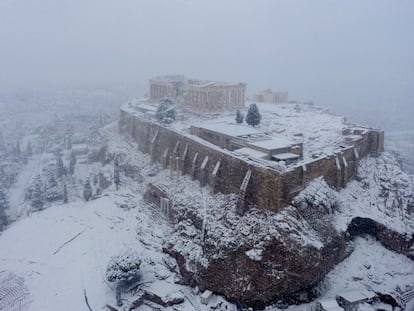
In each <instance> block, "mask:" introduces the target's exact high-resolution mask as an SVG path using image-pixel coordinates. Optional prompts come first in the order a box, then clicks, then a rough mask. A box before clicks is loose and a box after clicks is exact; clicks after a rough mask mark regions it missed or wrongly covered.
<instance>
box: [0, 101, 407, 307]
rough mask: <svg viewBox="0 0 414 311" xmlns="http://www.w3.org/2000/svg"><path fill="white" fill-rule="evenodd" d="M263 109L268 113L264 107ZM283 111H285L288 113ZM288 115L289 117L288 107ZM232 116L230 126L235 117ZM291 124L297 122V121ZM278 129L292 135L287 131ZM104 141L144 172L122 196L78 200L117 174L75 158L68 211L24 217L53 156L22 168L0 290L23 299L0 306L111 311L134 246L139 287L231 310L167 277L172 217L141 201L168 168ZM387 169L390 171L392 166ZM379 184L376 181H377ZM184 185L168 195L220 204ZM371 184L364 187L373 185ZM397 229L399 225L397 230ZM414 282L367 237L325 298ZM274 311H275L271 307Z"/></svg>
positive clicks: (107, 134) (334, 276)
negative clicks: (27, 192)
mask: <svg viewBox="0 0 414 311" xmlns="http://www.w3.org/2000/svg"><path fill="white" fill-rule="evenodd" d="M261 109H262V110H263V111H265V110H266V106H263V107H261ZM272 109H273V108H272ZM280 109H282V111H283V109H284V108H280ZM310 109H314V108H310ZM290 113H293V112H292V111H290V110H289V114H290ZM315 114H316V111H315ZM281 115H282V112H281ZM276 117H277V115H273V117H269V118H267V117H266V118H264V120H263V121H264V123H263V130H267V129H266V124H267V123H266V122H269V123H270V122H273V123H272V124H273V125H274V124H276V123H278V122H280V123H281V124H282V121H275V120H276V119H272V118H276ZM226 118H228V120H230V118H231V117H230V116H227V117H226ZM281 119H283V118H281ZM293 119H295V120H296V119H297V118H296V117H293V116H292V120H293ZM266 120H267V121H266ZM336 120H337V121H335V122H338V123H335V124H336V125H335V126H338V128H337V129H338V131H339V129H340V126H342V125H341V124H343V123H342V121H341V118H339V117H338V118H337V119H336ZM301 122H304V120H302V121H301ZM318 122H320V123H321V124H323V123H324V122H327V121H326V120H323V118H322V119H320V120H319V121H318ZM294 123H296V122H293V121H292V124H294ZM289 124H291V123H289ZM330 124H332V123H330ZM273 125H272V126H273ZM269 126H270V125H269ZM281 127H287V128H289V127H288V124H285V125H281ZM288 130H289V131H291V132H292V133H294V132H296V130H295V128H292V129H290V128H289V129H288ZM331 130H332V129H331ZM329 131H330V130H329ZM101 134H102V135H103V137H104V140H107V146H108V149H109V152H112V153H122V155H123V160H122V161H124V163H129V164H131V165H134V166H136V167H138V168H140V176H141V177H142V179H143V180H137V179H133V178H126V177H124V176H123V179H122V181H123V183H122V185H121V188H120V190H116V189H115V187H114V185H111V186H109V188H107V189H106V190H104V192H103V194H102V195H100V196H98V197H97V198H96V199H94V200H92V201H89V202H85V201H83V200H82V199H81V191H82V187H81V186H80V181H83V180H85V178H87V177H89V176H91V173H94V172H96V171H97V170H98V171H99V170H101V171H103V172H105V173H106V174H109V175H110V174H111V172H113V165H112V163H111V162H110V163H109V164H106V165H102V164H101V163H92V164H91V163H88V161H87V159H84V161H81V160H79V161H78V163H77V164H76V169H75V172H76V176H75V177H74V178H73V180H74V184H75V185H74V186H72V187H71V188H70V189H69V190H70V191H71V192H70V193H69V194H70V202H69V203H68V204H62V203H56V202H55V203H52V204H51V206H50V207H48V208H47V209H45V210H42V211H40V212H34V213H31V214H29V215H27V213H21V212H20V211H21V210H25V209H24V207H25V206H26V205H27V204H28V202H24V200H23V197H22V195H23V193H24V189H25V188H26V186H27V178H29V179H30V176H32V175H33V172H34V171H36V172H38V171H40V170H41V167H43V166H46V165H47V163H49V162H50V161H54V158H53V157H50V156H47V155H46V156H43V157H42V156H34V157H32V158H31V160H29V162H28V164H27V165H25V166H24V167H23V168H22V171H21V172H20V174H19V175H18V177H17V180H16V183H15V185H14V186H13V187H12V188H11V189H12V190H11V192H10V193H9V195H10V198H11V200H10V201H11V210H10V215H14V216H15V217H16V218H17V217H20V218H19V219H18V220H17V221H15V222H14V223H12V224H11V225H10V226H9V227H8V228H7V229H6V230H5V231H4V232H2V233H0V293H5V292H6V294H7V293H9V292H7V290H8V289H10V288H12V289H13V291H16V290H17V292H14V293H15V294H16V295H17V296H13V297H18V298H16V300H17V301H18V303H19V304H18V305H16V304H14V305H13V306H12V305H11V304H8V305H7V306H6V305H5V303H4V304H3V305H2V304H1V303H2V302H4V301H2V300H1V298H0V309H1V310H7V311H11V310H34V311H37V310H86V309H87V306H86V303H85V297H84V293H85V292H86V294H87V297H88V302H89V304H90V305H91V307H92V309H93V310H102V309H103V308H104V307H105V305H106V304H109V305H112V306H115V305H116V303H115V294H114V290H113V289H114V288H113V287H114V285H112V284H109V283H108V282H107V281H106V278H105V270H106V265H107V263H108V261H109V258H110V257H111V256H113V255H116V254H118V253H120V252H123V251H124V250H125V249H128V248H132V249H134V250H135V251H137V252H138V253H139V254H141V256H142V260H143V264H142V273H143V282H144V283H145V284H144V286H146V288H147V289H150V290H152V291H158V292H163V293H165V294H171V295H174V294H177V293H178V294H179V295H184V296H187V299H186V300H185V302H184V303H183V304H181V305H177V306H176V307H175V308H176V310H194V309H195V310H199V309H201V310H208V308H209V307H210V306H214V305H217V304H218V303H222V308H223V309H224V306H225V305H227V306H228V307H227V310H232V309H235V306H234V305H231V304H227V303H225V302H224V300H223V299H221V298H215V300H213V302H212V303H211V304H210V305H208V306H205V305H203V304H201V302H200V293H197V292H196V291H193V290H192V289H190V288H188V287H185V286H182V285H178V284H176V281H177V280H178V279H179V276H178V274H177V273H176V272H174V271H170V268H171V259H170V258H169V257H168V256H167V255H165V254H164V253H163V252H162V246H163V243H164V242H165V241H166V240H168V239H169V238H170V237H171V232H172V230H173V228H172V227H171V226H169V225H168V220H167V219H165V217H164V216H162V214H161V213H160V211H158V210H156V209H154V208H153V207H151V206H149V205H147V204H146V203H145V202H144V201H143V199H142V195H143V192H144V190H145V188H146V184H147V183H148V182H150V181H153V182H158V183H160V184H167V185H168V183H174V182H175V183H176V181H175V179H171V180H170V181H169V180H168V179H169V177H168V172H166V171H161V172H159V173H157V174H156V175H155V176H150V175H153V174H154V172H156V171H154V169H153V168H152V167H151V166H150V165H149V158H148V156H147V155H143V154H141V153H139V152H138V151H137V148H136V145H135V143H134V142H132V141H131V140H129V139H127V138H126V137H123V136H122V135H120V134H119V133H118V131H117V127H116V124H112V125H110V126H107V127H105V128H104V129H101ZM310 136H311V135H310ZM324 137H328V138H327V140H326V141H325V142H321V144H325V143H329V144H330V143H331V139H333V140H335V139H336V138H335V137H337V136H336V134H335V135H334V136H332V137H331V138H329V136H324ZM64 159H66V158H64ZM380 159H381V158H380ZM378 161H379V160H377V162H376V163H372V162H370V163H367V166H366V167H365V171H369V170H370V169H372V167H373V166H372V165H378ZM380 164H381V163H380ZM382 165H383V167H385V168H389V166H387V162H386V160H384V163H383V164H382ZM386 173H387V174H388V173H389V172H388V171H387V170H384V171H382V173H381V172H380V173H379V175H378V174H377V175H375V176H376V177H378V176H379V177H381V176H384V175H381V174H386ZM391 173H392V172H391ZM387 176H394V177H398V178H397V180H399V181H400V182H402V181H404V180H405V179H404V177H403V176H400V175H399V174H397V175H395V174H394V175H392V174H391V175H387ZM376 177H375V178H376ZM375 178H374V177H372V180H374V179H375ZM184 180H185V179H182V180H181V183H182V184H177V185H175V187H172V189H177V191H178V190H179V191H182V192H183V193H184V194H186V195H188V196H190V197H193V200H194V204H199V205H202V202H197V200H199V199H198V196H196V195H194V193H197V194H200V195H201V196H204V199H203V200H205V202H207V203H211V202H214V200H215V199H216V197H214V196H212V195H210V194H209V193H208V191H205V190H206V189H201V188H200V187H199V186H198V185H197V183H191V182H186V183H183V181H184ZM372 180H370V179H368V180H366V181H368V182H369V181H371V182H372ZM362 183H363V181H358V182H355V183H354V184H351V185H350V187H348V188H346V189H345V190H343V192H342V193H341V194H340V195H339V197H340V198H343V199H344V200H345V199H346V200H348V199H349V200H351V198H353V197H354V196H355V193H356V191H359V192H357V193H358V196H357V197H359V198H360V199H358V200H357V199H356V198H353V200H354V201H347V202H348V204H349V213H347V212H345V211H341V217H340V218H336V219H337V221H338V224H337V225H338V227H339V228H340V227H341V226H343V225H344V224H346V222H347V221H348V220H349V217H351V215H352V214H353V213H355V212H356V211H357V210H356V209H357V208H358V204H363V203H364V202H365V201H364V198H366V194H364V193H363V188H361V184H362ZM186 187H188V189H186ZM377 190H378V191H379V189H377ZM184 194H181V195H182V196H184ZM363 194H364V195H365V196H364V195H363ZM373 194H374V195H375V193H373ZM370 198H371V197H370ZM371 199H372V198H371ZM368 201H369V200H367V202H368ZM356 203H358V204H356ZM25 204H26V205H25ZM380 212H381V210H378V209H377V210H376V213H377V215H378V216H380ZM367 213H369V211H367ZM348 216H349V217H348ZM388 216H389V218H388V219H391V218H392V217H395V215H393V214H390V215H388ZM387 224H388V223H387ZM391 227H392V226H391ZM397 228H398V226H396V228H395V229H397ZM172 265H173V264H172ZM413 281H414V263H413V261H411V260H409V259H407V258H406V257H404V256H403V255H398V254H396V253H394V252H392V251H389V250H386V249H385V248H384V247H383V246H381V245H380V244H378V243H377V242H376V241H373V240H372V239H370V238H364V237H362V238H358V239H357V240H356V241H355V250H354V252H353V253H352V254H351V256H349V257H348V258H347V259H346V260H344V261H343V262H342V263H340V264H339V265H338V266H337V267H336V268H335V269H334V270H332V271H331V272H330V273H329V274H328V275H327V277H326V279H325V282H324V285H325V287H324V288H325V291H324V294H323V296H322V298H328V297H333V296H334V295H335V293H336V292H338V291H343V290H352V289H362V288H372V289H374V290H384V291H390V290H394V289H395V287H396V286H397V285H398V286H400V287H402V288H403V287H404V286H406V285H409V284H412V283H413ZM124 299H126V301H130V302H131V301H133V300H134V299H136V298H135V297H133V295H125V297H124ZM125 305H127V304H125ZM194 305H195V306H196V307H194ZM309 306H310V305H309V304H308V305H302V306H294V307H291V308H289V309H290V310H307V309H308V308H309ZM2 308H3V309H2ZM144 309H150V307H148V306H145V305H144V306H142V307H140V310H144ZM169 309H170V310H172V309H173V308H172V307H170V308H169ZM268 309H269V310H277V309H276V308H274V307H269V308H268ZM120 310H121V309H120Z"/></svg>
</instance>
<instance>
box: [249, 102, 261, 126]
mask: <svg viewBox="0 0 414 311" xmlns="http://www.w3.org/2000/svg"><path fill="white" fill-rule="evenodd" d="M261 119H262V116H261V114H260V112H259V108H257V105H256V104H251V105H250V107H249V110H248V111H247V115H246V123H247V124H249V125H251V126H256V125H258V124H259V123H260V120H261Z"/></svg>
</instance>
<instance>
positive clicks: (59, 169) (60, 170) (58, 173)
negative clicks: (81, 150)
mask: <svg viewBox="0 0 414 311" xmlns="http://www.w3.org/2000/svg"><path fill="white" fill-rule="evenodd" d="M65 174H66V169H65V167H64V166H63V161H62V157H61V156H57V158H56V177H57V178H60V177H62V176H63V175H65Z"/></svg>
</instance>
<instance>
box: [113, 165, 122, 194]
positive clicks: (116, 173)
mask: <svg viewBox="0 0 414 311" xmlns="http://www.w3.org/2000/svg"><path fill="white" fill-rule="evenodd" d="M114 183H115V185H116V190H118V188H119V185H120V183H121V179H120V176H119V161H118V157H115V160H114Z"/></svg>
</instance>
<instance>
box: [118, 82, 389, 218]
mask: <svg viewBox="0 0 414 311" xmlns="http://www.w3.org/2000/svg"><path fill="white" fill-rule="evenodd" d="M150 81H151V94H152V95H151V96H152V97H154V98H155V99H158V98H159V97H160V96H161V95H172V94H176V93H177V92H178V91H177V92H175V93H174V92H173V91H172V88H171V87H168V88H167V87H166V91H165V92H164V93H162V92H161V93H156V91H154V90H158V91H159V89H157V88H156V87H155V86H154V83H155V82H154V80H150ZM167 83H170V81H167ZM200 85H201V86H200ZM200 85H199V86H198V87H199V88H203V85H204V86H205V87H206V88H208V90H211V89H212V87H214V85H218V88H219V91H217V92H216V91H212V92H213V93H214V94H215V98H220V96H219V95H217V94H218V92H225V93H226V94H227V93H229V94H231V92H233V91H234V85H232V84H225V83H208V82H204V84H200ZM226 85H229V91H227V90H226V88H225V86H226ZM240 85H243V87H244V84H240ZM223 90H224V91H223ZM191 92H193V91H192V89H191ZM190 94H193V93H190ZM205 94H206V96H212V95H207V94H209V92H205ZM243 94H244V92H243ZM174 96H175V95H174ZM226 98H227V97H226ZM234 98H238V97H234ZM190 99H191V98H190ZM190 99H188V98H187V97H186V100H185V103H184V104H183V105H182V107H184V108H185V109H182V110H181V112H180V115H179V119H180V120H179V121H176V122H174V123H173V124H171V125H168V126H165V125H162V124H160V123H157V122H156V121H155V118H154V113H155V111H156V108H157V104H158V102H157V101H156V100H155V101H154V100H153V101H152V102H153V103H155V104H154V105H151V104H150V103H151V101H150V103H147V102H143V101H137V102H130V103H128V104H127V105H125V106H123V107H122V109H121V117H120V127H121V129H122V130H124V131H127V132H128V133H129V134H130V135H131V136H132V137H133V138H134V139H135V140H136V141H137V143H138V145H139V149H140V150H141V151H142V152H145V153H148V154H150V155H151V159H152V161H153V162H158V163H161V164H162V165H163V166H164V167H165V168H167V167H168V168H169V169H170V170H171V173H172V174H174V175H177V176H178V175H184V174H189V175H191V177H192V178H193V179H197V180H199V181H200V184H201V185H202V186H205V185H208V186H209V187H210V189H211V191H212V192H213V193H216V192H221V193H232V192H233V193H237V194H238V205H237V206H238V208H237V209H238V212H239V213H240V214H243V213H244V211H246V210H247V209H249V208H250V207H257V208H262V209H269V210H273V211H276V210H278V209H280V208H281V207H283V206H286V205H287V204H289V202H290V201H291V200H292V198H293V197H294V196H296V195H297V194H298V193H299V192H300V191H301V190H303V189H304V187H305V186H306V185H307V183H308V182H309V181H311V180H313V179H315V178H317V177H321V176H322V177H323V178H324V179H325V180H326V182H327V183H328V184H329V185H330V186H332V187H334V188H336V189H339V188H341V187H344V186H345V185H346V184H347V182H348V181H349V180H351V179H353V178H355V175H356V168H357V164H358V161H359V160H360V159H361V158H364V157H366V156H367V155H368V154H370V153H378V152H381V151H383V145H384V133H383V132H382V131H380V130H375V129H371V128H367V127H362V126H357V125H354V124H350V123H347V122H345V120H344V118H343V117H340V116H336V115H333V114H330V113H329V112H327V111H325V110H323V109H321V108H318V107H315V106H313V105H312V104H306V103H283V104H272V103H258V107H259V110H260V113H261V115H262V121H261V123H260V125H259V126H258V127H256V128H253V127H251V126H249V125H247V124H246V123H243V124H236V122H235V120H234V117H235V108H240V103H239V102H237V103H236V102H235V105H234V107H232V108H231V109H230V108H229V107H227V109H226V111H223V109H219V110H218V111H220V115H218V114H217V113H216V111H215V110H214V109H213V108H212V110H210V111H209V113H205V112H199V111H200V110H199V109H197V108H198V107H199V102H196V104H195V107H194V112H191V109H189V108H191V100H190ZM243 101H244V100H243ZM226 105H227V104H226ZM216 106H217V103H215V104H214V106H213V107H216ZM179 107H180V105H179ZM178 109H179V111H180V108H178ZM202 111H205V106H203V109H202ZM244 112H245V111H244Z"/></svg>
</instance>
